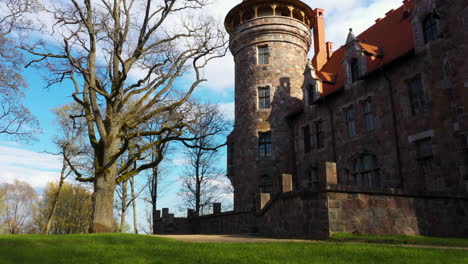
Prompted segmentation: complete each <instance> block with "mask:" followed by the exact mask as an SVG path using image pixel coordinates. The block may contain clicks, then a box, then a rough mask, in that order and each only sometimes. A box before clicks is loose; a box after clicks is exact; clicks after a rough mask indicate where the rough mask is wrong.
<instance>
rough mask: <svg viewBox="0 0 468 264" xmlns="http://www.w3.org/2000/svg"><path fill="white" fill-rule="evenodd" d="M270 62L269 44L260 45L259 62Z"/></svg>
mask: <svg viewBox="0 0 468 264" xmlns="http://www.w3.org/2000/svg"><path fill="white" fill-rule="evenodd" d="M269 63H270V50H269V49H268V45H263V46H258V64H259V65H261V64H269Z"/></svg>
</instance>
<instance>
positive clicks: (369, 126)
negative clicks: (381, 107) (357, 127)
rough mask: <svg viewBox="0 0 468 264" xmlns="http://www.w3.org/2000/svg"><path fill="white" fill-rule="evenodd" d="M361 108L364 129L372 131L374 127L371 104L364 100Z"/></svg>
mask: <svg viewBox="0 0 468 264" xmlns="http://www.w3.org/2000/svg"><path fill="white" fill-rule="evenodd" d="M363 110H364V125H365V128H366V131H372V130H374V128H375V115H374V112H372V105H371V102H369V101H365V102H364V103H363Z"/></svg>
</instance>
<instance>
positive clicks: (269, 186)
mask: <svg viewBox="0 0 468 264" xmlns="http://www.w3.org/2000/svg"><path fill="white" fill-rule="evenodd" d="M272 190H273V183H272V181H271V177H270V176H268V175H263V176H262V177H261V178H260V192H262V193H271V192H272Z"/></svg>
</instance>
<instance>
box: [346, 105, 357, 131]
mask: <svg viewBox="0 0 468 264" xmlns="http://www.w3.org/2000/svg"><path fill="white" fill-rule="evenodd" d="M345 114H346V126H347V129H348V136H349V137H354V136H355V135H356V120H355V115H356V112H355V111H354V108H353V107H350V108H348V109H347V110H346V113H345Z"/></svg>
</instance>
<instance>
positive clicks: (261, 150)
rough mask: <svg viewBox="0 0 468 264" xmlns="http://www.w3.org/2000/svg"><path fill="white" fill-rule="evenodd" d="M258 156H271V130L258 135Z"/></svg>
mask: <svg viewBox="0 0 468 264" xmlns="http://www.w3.org/2000/svg"><path fill="white" fill-rule="evenodd" d="M258 156H259V157H271V132H266V133H260V134H259V135H258Z"/></svg>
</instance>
